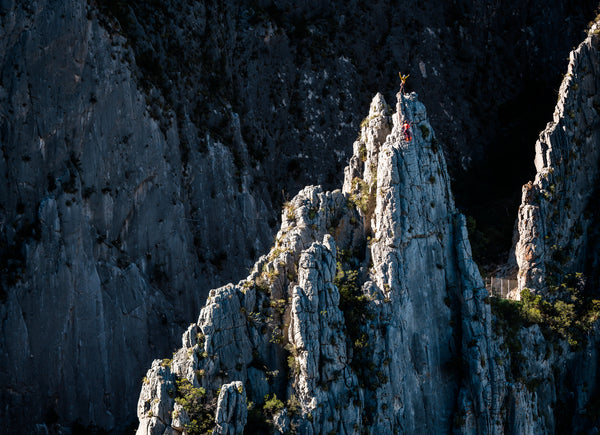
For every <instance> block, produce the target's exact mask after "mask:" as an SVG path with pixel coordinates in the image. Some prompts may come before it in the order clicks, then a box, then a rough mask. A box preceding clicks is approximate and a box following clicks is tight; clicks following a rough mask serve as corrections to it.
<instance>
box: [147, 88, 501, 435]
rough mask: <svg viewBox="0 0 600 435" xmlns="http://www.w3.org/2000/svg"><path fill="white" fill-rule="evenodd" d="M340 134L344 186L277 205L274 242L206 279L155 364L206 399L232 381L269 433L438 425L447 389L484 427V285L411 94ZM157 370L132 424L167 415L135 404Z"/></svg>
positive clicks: (452, 404)
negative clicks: (212, 280)
mask: <svg viewBox="0 0 600 435" xmlns="http://www.w3.org/2000/svg"><path fill="white" fill-rule="evenodd" d="M406 125H408V128H407V127H405V126H406ZM353 148H354V155H353V157H352V159H351V162H350V165H349V166H348V167H347V168H346V171H345V182H344V190H343V191H339V190H336V191H333V192H325V191H323V189H322V188H321V187H306V188H305V189H304V190H302V191H301V192H300V193H299V194H298V195H297V196H296V197H295V198H294V199H293V200H291V201H290V202H289V203H288V204H286V206H285V208H284V211H283V213H282V221H283V224H282V227H281V229H280V231H279V232H278V234H277V238H276V243H275V246H274V247H273V248H272V249H271V251H270V252H269V254H268V255H266V256H264V257H262V258H261V259H260V260H259V261H258V263H257V264H256V265H255V266H254V269H253V271H252V273H251V274H250V276H249V277H248V278H247V279H246V280H244V281H241V282H240V283H239V284H237V285H228V286H225V287H222V288H220V289H216V290H213V291H211V294H210V296H209V299H208V301H207V305H206V306H205V307H204V308H203V309H202V311H201V313H200V317H199V320H198V323H196V324H192V325H191V326H190V327H189V329H188V332H186V334H184V338H183V344H184V347H183V348H182V349H180V350H179V351H177V353H176V354H175V357H174V359H173V361H172V362H168V364H167V365H166V367H165V368H164V369H163V370H167V372H168V373H169V375H168V376H173V375H174V376H175V377H176V378H177V379H186V380H187V381H189V382H190V383H191V384H193V385H194V386H196V387H197V388H199V389H200V388H201V389H203V390H202V391H204V394H205V396H203V400H204V401H205V403H206V404H207V406H208V405H210V403H211V400H214V398H215V397H216V396H217V391H218V390H219V388H222V385H223V384H228V383H230V382H233V381H239V382H241V383H242V385H243V386H244V390H245V391H247V395H248V396H247V397H248V400H249V401H251V402H253V407H254V408H253V410H252V411H250V412H254V413H255V414H258V415H259V416H262V418H263V419H264V422H265V424H267V426H266V427H269V426H268V425H270V427H271V430H278V431H281V432H285V430H289V429H290V428H294V429H295V430H298V431H299V432H301V433H329V432H331V431H336V432H339V433H357V432H360V431H361V430H366V431H368V432H383V433H391V432H394V431H400V432H403V431H407V432H408V433H415V432H423V431H424V432H433V433H447V432H450V431H452V430H453V427H454V425H455V423H454V417H455V415H456V413H457V409H456V408H457V403H458V402H457V401H458V399H459V398H460V402H459V405H460V406H461V412H463V413H465V414H466V413H467V412H468V413H469V415H470V417H471V420H470V421H469V424H470V425H471V427H472V428H473V429H474V430H482V431H491V430H493V429H494V428H495V427H496V426H495V424H496V423H494V418H496V417H497V418H500V417H499V416H497V415H496V414H499V412H500V409H499V408H500V405H501V402H500V401H498V399H497V397H495V396H498V395H499V393H497V392H495V388H496V387H495V383H496V382H497V381H498V379H502V380H503V373H502V372H501V371H500V370H498V369H497V368H496V363H495V362H494V360H493V358H491V357H490V356H489V354H490V352H492V347H493V343H491V338H490V337H491V335H492V333H491V330H490V322H491V314H490V310H489V305H487V304H486V303H485V299H486V297H487V291H486V290H485V288H484V287H483V283H482V281H481V277H480V276H479V272H478V270H477V267H476V266H475V264H474V263H473V261H472V259H471V252H470V247H469V242H468V239H467V235H466V230H465V227H464V218H463V217H462V216H461V215H460V214H459V213H458V212H457V211H456V209H455V207H454V202H453V200H452V195H451V193H450V186H449V177H448V173H447V170H446V166H445V161H444V157H443V154H442V152H441V147H440V145H439V144H438V142H437V139H436V137H435V133H434V131H433V129H432V127H431V124H430V123H429V121H428V119H427V114H426V111H425V107H424V106H423V104H422V103H420V102H419V101H418V100H417V96H416V94H410V95H404V94H402V93H399V94H398V104H397V107H396V111H395V113H392V109H391V108H390V107H389V106H388V105H387V104H386V102H385V100H384V99H383V97H382V96H381V95H379V94H378V95H377V96H376V97H375V98H374V99H373V102H372V103H371V109H370V112H369V115H368V116H367V118H365V120H364V122H363V124H362V128H361V132H360V136H359V139H358V140H357V141H356V142H355V143H354V147H353ZM189 337H200V339H197V338H192V339H190V338H189ZM463 354H464V355H465V357H467V356H468V357H469V359H468V360H466V361H467V363H468V367H469V373H470V376H468V377H466V378H462V379H461V378H460V377H459V376H457V374H456V372H455V370H456V368H455V367H453V361H455V360H456V359H457V358H460V355H463ZM486 361H487V364H486ZM158 363H159V362H158V361H157V362H155V366H156V365H157V364H158ZM161 373H162V372H157V371H156V369H155V368H153V369H151V370H150V371H149V372H148V379H149V380H150V381H149V382H148V383H147V384H146V385H144V387H143V390H142V395H141V396H140V401H139V405H138V416H139V418H140V427H139V429H138V433H139V434H150V433H151V434H157V433H163V431H164V430H165V428H164V426H162V425H161V424H159V422H161V423H163V424H164V423H165V422H166V424H167V426H168V425H169V421H167V420H164V419H163V418H161V417H159V416H158V415H156V413H154V412H153V411H151V408H152V406H148V405H147V404H152V403H154V402H155V401H156V399H158V401H159V402H161V403H162V401H161V399H160V397H159V396H158V393H159V392H160V391H162V390H161V389H160V388H157V387H153V386H154V385H156V384H157V382H156V379H157V377H158V376H161V377H162V378H164V379H169V377H168V376H166V375H164V374H161ZM178 394H180V392H179V391H178V390H177V389H176V388H174V389H173V391H172V394H171V395H172V396H173V397H176V396H177V395H178ZM221 394H222V393H221ZM494 395H495V396H494ZM274 396H277V398H278V400H280V401H281V403H280V406H279V407H276V408H275V409H274V408H273V403H274V402H273V397H274ZM490 402H491V403H493V405H494V406H492V408H491V409H490V407H489V406H488V405H489V403H490ZM165 403H168V404H171V406H172V408H171V409H172V410H173V411H174V405H173V402H172V400H171V399H168V400H166V402H165ZM496 405H497V406H496ZM463 408H464V409H463ZM213 412H216V413H217V414H218V412H219V411H218V409H213ZM167 414H168V413H167ZM247 424H249V425H250V426H246V429H247V430H249V431H252V430H259V429H260V427H259V426H256V425H257V421H256V418H255V419H254V420H252V421H251V420H250V419H249V420H248V423H247ZM169 427H170V428H172V429H173V425H172V424H171V425H170V426H169Z"/></svg>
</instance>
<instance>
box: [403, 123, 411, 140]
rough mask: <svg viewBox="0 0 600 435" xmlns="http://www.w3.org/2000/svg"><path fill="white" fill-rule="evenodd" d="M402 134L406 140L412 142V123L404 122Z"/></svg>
mask: <svg viewBox="0 0 600 435" xmlns="http://www.w3.org/2000/svg"><path fill="white" fill-rule="evenodd" d="M402 132H403V133H404V140H405V141H406V142H410V141H411V140H412V133H411V131H410V122H408V121H404V124H402Z"/></svg>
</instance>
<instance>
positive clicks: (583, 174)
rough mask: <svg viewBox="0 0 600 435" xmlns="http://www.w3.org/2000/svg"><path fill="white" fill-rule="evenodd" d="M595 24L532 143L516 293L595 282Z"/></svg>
mask: <svg viewBox="0 0 600 435" xmlns="http://www.w3.org/2000/svg"><path fill="white" fill-rule="evenodd" d="M599 26H600V24H598V23H596V24H594V26H593V27H592V28H591V29H590V32H589V35H588V37H587V38H586V40H585V41H584V42H583V43H582V44H580V45H579V47H578V48H577V49H576V50H573V51H572V52H571V55H570V57H569V69H568V71H567V74H566V76H565V78H564V80H563V82H562V84H561V87H560V90H559V100H558V103H557V105H556V109H555V111H554V119H553V121H552V122H550V123H549V124H548V126H547V127H546V129H545V130H544V131H543V132H542V133H541V134H540V138H539V140H538V141H537V143H536V156H535V166H536V169H537V174H536V176H535V180H534V181H533V182H529V183H528V184H527V185H525V186H524V187H523V200H522V204H521V207H520V209H519V218H518V219H519V221H518V232H519V241H518V243H517V245H516V258H517V263H518V265H519V275H518V280H519V290H521V289H523V288H529V289H531V290H532V291H533V292H535V293H539V294H542V295H544V296H545V297H554V296H555V295H556V293H557V292H558V291H560V290H561V285H562V284H564V283H566V281H568V280H569V276H573V275H578V277H577V278H576V280H580V278H579V277H580V276H581V277H589V280H590V284H591V285H592V286H594V287H595V288H596V289H597V288H598V287H599V285H598V284H600V282H599V281H598V272H597V271H598V258H599V256H600V251H599V250H598V248H599V247H600V245H598V242H597V240H598V237H597V233H598V228H599V223H600V221H599V220H598V214H599V204H600V202H599V198H600V146H598V144H599V143H600V128H599V127H600V114H599V112H600V97H599V95H598V91H599V90H600V60H599V56H598V44H599V40H600V39H599V36H598V33H599V29H600V27H599ZM581 279H583V278H581ZM576 285H579V283H577V284H576ZM569 286H572V285H571V284H569ZM518 296H519V295H515V297H518Z"/></svg>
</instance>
